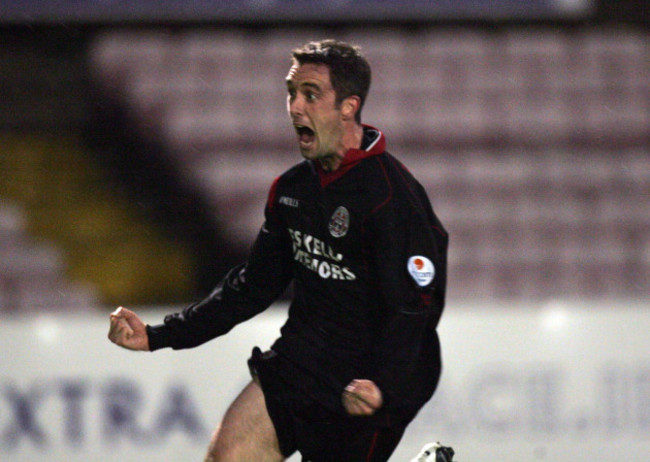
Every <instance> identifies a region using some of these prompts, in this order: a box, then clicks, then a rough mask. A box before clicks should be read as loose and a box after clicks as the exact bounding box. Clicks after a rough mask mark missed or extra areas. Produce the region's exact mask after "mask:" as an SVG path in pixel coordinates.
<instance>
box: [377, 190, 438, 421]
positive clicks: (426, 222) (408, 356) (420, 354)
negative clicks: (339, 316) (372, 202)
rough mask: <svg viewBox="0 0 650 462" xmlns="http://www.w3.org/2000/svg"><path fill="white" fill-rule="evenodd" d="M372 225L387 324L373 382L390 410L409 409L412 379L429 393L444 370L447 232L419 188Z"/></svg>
mask: <svg viewBox="0 0 650 462" xmlns="http://www.w3.org/2000/svg"><path fill="white" fill-rule="evenodd" d="M371 222H372V224H373V226H372V229H373V242H374V244H373V254H374V266H375V267H376V268H378V271H377V276H378V289H379V296H380V303H381V305H382V306H383V309H384V311H385V322H384V323H383V325H382V328H381V329H380V330H379V334H378V338H377V340H376V342H375V347H374V362H375V364H377V365H378V368H377V370H376V372H375V376H374V377H372V379H373V380H374V381H375V382H376V383H377V385H378V386H379V388H380V389H381V390H382V393H383V394H384V398H385V407H386V408H387V409H389V410H390V409H391V408H395V407H396V406H398V407H403V406H406V407H408V406H409V404H410V403H408V402H407V401H408V399H406V398H405V397H410V399H414V400H418V399H422V398H423V397H422V396H417V393H414V388H418V386H414V383H413V379H414V378H415V377H417V380H419V381H420V384H419V385H422V384H423V383H425V382H427V381H428V385H429V386H424V387H422V388H421V389H422V390H426V392H424V391H423V393H430V392H432V390H433V389H434V388H435V384H436V383H437V380H438V377H439V372H440V357H439V356H440V352H439V343H438V337H437V333H436V330H435V328H436V326H437V324H438V320H439V318H440V315H441V313H442V310H443V307H444V296H445V284H446V265H447V256H446V255H447V245H448V237H447V233H446V232H445V231H444V229H443V228H442V225H440V223H439V221H438V220H437V218H436V217H435V215H434V214H433V211H432V209H431V206H430V204H429V201H428V199H427V198H426V195H425V194H424V193H423V191H421V187H420V186H419V185H412V188H411V189H408V188H407V189H405V190H403V191H402V192H400V191H394V196H393V198H392V200H391V201H390V202H387V203H386V204H385V205H384V206H383V207H382V208H381V209H379V210H378V211H377V213H376V214H375V216H374V217H373V218H372V220H371Z"/></svg>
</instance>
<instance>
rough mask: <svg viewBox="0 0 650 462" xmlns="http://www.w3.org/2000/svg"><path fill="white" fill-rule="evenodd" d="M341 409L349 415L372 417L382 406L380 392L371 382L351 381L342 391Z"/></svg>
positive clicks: (382, 400) (382, 401)
mask: <svg viewBox="0 0 650 462" xmlns="http://www.w3.org/2000/svg"><path fill="white" fill-rule="evenodd" d="M342 399H343V407H344V408H345V410H346V411H347V413H348V414H350V415H357V416H362V415H372V414H374V413H375V412H377V410H378V409H379V408H380V407H381V406H382V404H384V399H383V397H382V394H381V390H380V389H379V387H378V386H377V385H375V382H373V381H372V380H361V379H357V380H353V381H352V382H350V384H349V385H348V386H347V387H345V390H344V391H343V397H342Z"/></svg>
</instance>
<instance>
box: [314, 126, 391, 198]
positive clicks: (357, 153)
mask: <svg viewBox="0 0 650 462" xmlns="http://www.w3.org/2000/svg"><path fill="white" fill-rule="evenodd" d="M385 150H386V137H385V136H384V133H383V132H382V131H381V130H379V129H377V128H375V127H372V126H370V125H365V124H363V141H362V142H361V148H360V149H348V151H347V152H346V153H345V156H344V157H343V160H342V161H341V165H339V168H337V169H336V170H335V171H333V172H326V171H325V170H323V168H322V167H321V165H320V163H319V162H314V164H315V165H316V171H317V172H318V177H319V179H320V184H321V186H322V187H325V186H327V185H328V184H330V183H332V182H333V181H336V180H337V179H339V178H341V177H342V176H343V175H345V174H346V173H347V172H348V170H350V169H351V168H352V167H354V166H355V165H356V164H358V163H359V162H360V161H362V160H363V159H366V158H368V157H372V156H376V155H379V154H381V153H383V152H384V151H385Z"/></svg>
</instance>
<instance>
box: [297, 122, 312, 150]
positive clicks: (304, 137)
mask: <svg viewBox="0 0 650 462" xmlns="http://www.w3.org/2000/svg"><path fill="white" fill-rule="evenodd" d="M295 128H296V133H298V141H299V142H300V146H302V147H309V146H311V144H312V143H313V142H314V139H315V138H316V135H315V133H314V130H312V129H311V128H309V127H305V126H304V125H296V126H295Z"/></svg>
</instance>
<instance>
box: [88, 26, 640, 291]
mask: <svg viewBox="0 0 650 462" xmlns="http://www.w3.org/2000/svg"><path fill="white" fill-rule="evenodd" d="M329 35H331V34H330V33H329V32H328V31H327V30H325V29H324V30H321V31H318V30H316V31H315V30H313V29H309V30H298V31H297V32H296V33H295V34H293V33H292V35H291V36H288V35H287V34H285V33H283V32H282V31H277V30H262V31H250V30H245V29H232V30H229V29H226V30H219V31H216V30H215V31H212V30H207V31H206V30H194V29H190V30H187V31H180V32H179V31H178V30H175V31H174V32H173V33H171V32H169V33H168V32H165V31H164V30H160V29H156V30H152V31H147V30H137V31H126V32H124V31H112V32H106V33H104V34H102V35H101V36H98V37H97V38H96V40H95V41H94V43H93V44H92V47H91V56H90V59H91V64H92V68H93V71H94V73H95V75H96V77H97V78H98V79H99V81H101V82H102V84H103V87H104V88H105V89H106V91H110V92H113V93H114V94H116V95H118V96H119V97H120V98H122V100H123V101H124V102H125V104H128V105H129V106H130V107H131V109H132V110H133V111H134V113H135V114H136V115H137V117H138V119H139V120H140V122H141V123H142V124H143V126H145V127H148V128H151V127H154V128H155V130H153V132H155V133H158V134H159V135H160V136H161V137H162V138H163V139H164V140H165V143H166V145H167V146H168V148H169V150H170V152H171V153H173V155H175V156H178V159H179V162H180V163H181V164H182V165H183V166H184V169H186V170H187V174H188V175H189V176H190V177H191V178H192V179H193V180H192V181H194V182H195V183H196V184H198V185H200V187H201V188H202V189H203V190H204V191H205V194H206V195H207V197H209V198H210V201H211V202H212V203H213V204H214V213H215V214H219V215H220V217H221V218H222V222H223V223H224V224H225V226H226V227H227V232H228V235H229V236H230V238H231V239H232V240H233V242H235V243H236V246H238V249H239V250H240V251H241V252H242V253H243V252H245V251H246V249H247V246H248V245H249V244H250V242H251V240H252V239H253V238H254V236H255V234H256V232H257V229H258V227H259V225H260V224H261V220H262V213H261V212H262V208H263V203H264V198H265V196H266V192H267V188H268V186H269V185H270V182H271V181H272V179H273V178H274V177H275V176H276V175H277V174H279V173H280V172H282V171H283V170H284V169H285V168H286V167H287V166H289V165H292V164H293V163H295V162H296V161H297V160H298V159H299V158H298V154H297V150H296V149H295V147H294V146H293V139H294V138H293V134H292V131H291V128H290V126H289V123H288V119H287V116H286V113H285V109H284V107H285V106H284V99H285V95H284V93H285V89H284V85H283V79H284V76H285V75H286V71H287V69H288V66H289V58H288V56H289V54H288V51H289V50H290V49H291V48H293V47H294V46H297V45H299V44H301V43H302V42H304V41H306V40H308V39H312V38H322V37H326V36H329ZM337 37H339V38H342V39H347V40H350V41H353V42H355V43H359V44H360V45H361V46H362V47H363V49H364V50H365V52H366V54H367V56H368V58H369V60H370V61H371V63H372V65H373V69H374V76H373V77H374V80H373V89H372V90H371V95H370V98H369V100H368V102H367V106H366V108H365V110H364V121H365V122H367V123H370V124H372V125H376V126H378V127H381V128H382V129H383V130H385V132H386V133H387V137H388V140H389V150H391V151H393V152H394V153H396V154H398V156H399V157H400V158H401V159H402V160H403V162H404V163H405V164H406V165H407V167H409V168H410V169H412V170H414V171H415V172H417V175H418V176H419V178H420V179H421V180H422V182H423V183H424V185H425V187H426V188H427V190H428V191H429V193H430V195H431V197H432V200H433V202H434V206H435V207H436V209H437V211H438V213H439V215H440V216H441V217H442V219H443V221H444V222H446V223H447V226H448V228H449V230H450V232H451V235H452V249H451V253H450V272H451V274H452V277H451V278H450V290H451V293H452V294H454V295H455V296H459V297H462V296H470V297H486V296H496V297H537V298H544V297H562V296H567V297H571V296H636V295H647V293H648V285H647V281H648V277H649V276H650V260H649V258H648V256H649V254H650V250H649V245H650V242H649V238H648V234H649V233H648V229H650V213H648V212H649V211H650V210H649V209H648V198H649V197H650V151H649V149H650V148H649V142H650V140H649V136H650V133H649V130H648V129H649V127H650V99H649V98H648V95H649V94H650V64H649V63H650V60H649V59H648V56H650V45H649V44H650V40H649V37H648V34H647V32H641V31H639V30H636V29H626V28H611V29H607V28H599V29H591V28H589V27H583V28H569V29H561V28H552V27H542V26H539V27H538V28H532V29H531V28H527V29H523V28H517V27H503V28H493V29H481V28H469V27H467V28H463V29H458V28H433V29H426V28H423V29H421V30H411V31H396V30H386V31H381V30H380V31H378V30H370V31H367V30H356V29H351V30H347V29H346V30H344V31H341V32H340V33H337Z"/></svg>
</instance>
